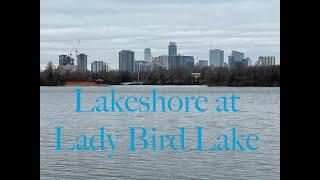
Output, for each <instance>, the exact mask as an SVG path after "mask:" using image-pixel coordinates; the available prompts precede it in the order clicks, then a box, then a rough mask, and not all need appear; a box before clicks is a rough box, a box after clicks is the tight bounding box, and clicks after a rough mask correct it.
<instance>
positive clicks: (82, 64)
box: [77, 54, 87, 72]
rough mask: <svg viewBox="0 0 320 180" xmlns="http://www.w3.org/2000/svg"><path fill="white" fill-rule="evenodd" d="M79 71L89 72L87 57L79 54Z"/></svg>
mask: <svg viewBox="0 0 320 180" xmlns="http://www.w3.org/2000/svg"><path fill="white" fill-rule="evenodd" d="M77 69H78V71H82V72H84V71H87V55H85V54H79V55H78V56H77Z"/></svg>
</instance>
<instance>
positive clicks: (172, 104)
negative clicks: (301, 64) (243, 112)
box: [75, 88, 240, 112]
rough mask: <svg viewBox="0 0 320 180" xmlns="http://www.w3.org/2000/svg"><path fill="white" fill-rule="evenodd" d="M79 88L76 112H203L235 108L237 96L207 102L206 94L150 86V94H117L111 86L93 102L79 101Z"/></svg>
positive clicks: (77, 90) (80, 92)
mask: <svg viewBox="0 0 320 180" xmlns="http://www.w3.org/2000/svg"><path fill="white" fill-rule="evenodd" d="M82 95H83V94H82V89H81V88H77V89H76V90H75V99H76V110H75V111H76V112H192V111H196V112H206V111H207V110H208V109H209V107H210V106H214V108H215V110H216V111H217V112H238V111H239V109H238V108H237V107H236V100H239V99H240V97H238V96H235V95H231V96H230V97H226V96H222V97H218V98H216V99H215V101H214V102H212V103H211V102H209V99H208V97H206V96H192V95H191V96H162V95H159V94H158V92H157V90H156V89H152V91H151V93H150V96H119V95H118V94H117V92H116V91H115V89H111V90H110V95H108V96H98V97H96V98H95V99H94V102H93V105H91V106H88V105H87V103H86V104H84V103H83V102H82Z"/></svg>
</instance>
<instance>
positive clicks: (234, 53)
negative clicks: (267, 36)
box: [231, 51, 244, 61]
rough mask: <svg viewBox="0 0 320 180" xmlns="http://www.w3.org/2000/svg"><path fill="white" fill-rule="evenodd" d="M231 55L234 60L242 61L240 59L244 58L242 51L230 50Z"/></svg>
mask: <svg viewBox="0 0 320 180" xmlns="http://www.w3.org/2000/svg"><path fill="white" fill-rule="evenodd" d="M231 56H232V57H233V58H234V60H235V61H242V59H244V53H242V52H239V51H232V52H231Z"/></svg>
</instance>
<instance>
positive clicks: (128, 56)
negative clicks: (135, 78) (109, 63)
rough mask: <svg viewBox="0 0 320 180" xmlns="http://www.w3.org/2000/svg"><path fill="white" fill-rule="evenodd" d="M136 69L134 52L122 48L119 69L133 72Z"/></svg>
mask: <svg viewBox="0 0 320 180" xmlns="http://www.w3.org/2000/svg"><path fill="white" fill-rule="evenodd" d="M133 70H134V52H133V51H130V50H122V51H120V52H119V71H128V72H132V71H133Z"/></svg>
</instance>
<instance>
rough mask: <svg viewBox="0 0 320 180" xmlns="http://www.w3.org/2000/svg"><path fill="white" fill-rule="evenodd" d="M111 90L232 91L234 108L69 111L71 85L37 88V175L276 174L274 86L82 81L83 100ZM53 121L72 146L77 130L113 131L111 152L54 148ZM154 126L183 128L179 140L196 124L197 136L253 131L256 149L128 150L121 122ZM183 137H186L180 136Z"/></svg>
mask: <svg viewBox="0 0 320 180" xmlns="http://www.w3.org/2000/svg"><path fill="white" fill-rule="evenodd" d="M111 88H114V89H115V90H116V91H117V93H118V94H120V95H123V96H129V95H135V96H150V92H151V90H152V88H156V89H157V91H158V93H159V94H160V95H163V96H175V95H178V96H188V95H194V96H200V95H202V96H207V97H208V98H209V99H210V100H211V102H213V101H212V100H214V99H215V98H217V97H220V96H229V95H232V94H233V93H234V94H235V95H238V96H240V100H239V103H238V107H239V109H240V111H239V112H237V113H218V112H216V111H214V110H213V109H211V110H208V111H207V112H204V113H199V112H196V111H194V112H189V113H184V112H180V113H175V112H170V113H161V112H157V113H152V112H148V113H143V112H141V113H127V112H113V113H110V112H109V113H77V112H75V87H40V90H41V94H40V96H41V98H40V165H41V167H40V177H41V179H244V180H247V179H255V180H256V179H266V180H269V179H270V180H271V179H280V88H279V87H277V88H273V87H207V86H108V87H83V104H84V105H88V106H89V105H91V104H90V102H94V98H96V97H98V96H102V95H109V93H110V89H111ZM56 126H63V141H64V142H66V143H70V144H72V143H73V142H74V141H75V137H76V136H77V135H79V134H89V135H95V134H97V133H98V128H100V127H105V129H106V133H109V132H110V133H112V134H118V135H121V136H120V137H121V138H119V148H118V149H117V150H116V152H115V153H114V155H113V157H112V158H111V159H110V158H107V156H106V153H105V152H70V151H61V152H57V151H56V150H55V145H56V130H55V127H56ZM133 126H135V127H145V128H152V127H155V128H157V130H159V132H165V133H172V134H177V132H178V128H180V127H184V128H185V129H186V131H188V134H187V133H186V139H187V140H188V142H192V140H194V139H195V138H196V131H195V127H197V126H201V127H204V132H205V133H204V135H203V136H204V137H203V138H204V140H208V142H210V139H213V138H214V137H217V136H215V135H219V134H221V133H228V132H229V131H230V129H231V128H232V127H235V128H237V130H238V131H239V133H256V134H258V135H259V137H260V139H261V141H260V146H259V148H258V150H256V151H252V152H247V151H245V152H240V151H229V152H222V151H214V152H212V151H209V152H208V151H202V152H197V151H191V150H186V151H183V152H174V151H151V150H148V151H143V152H131V151H129V150H128V146H129V144H130V140H129V137H128V136H127V135H128V134H129V127H133ZM187 140H186V141H187Z"/></svg>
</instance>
